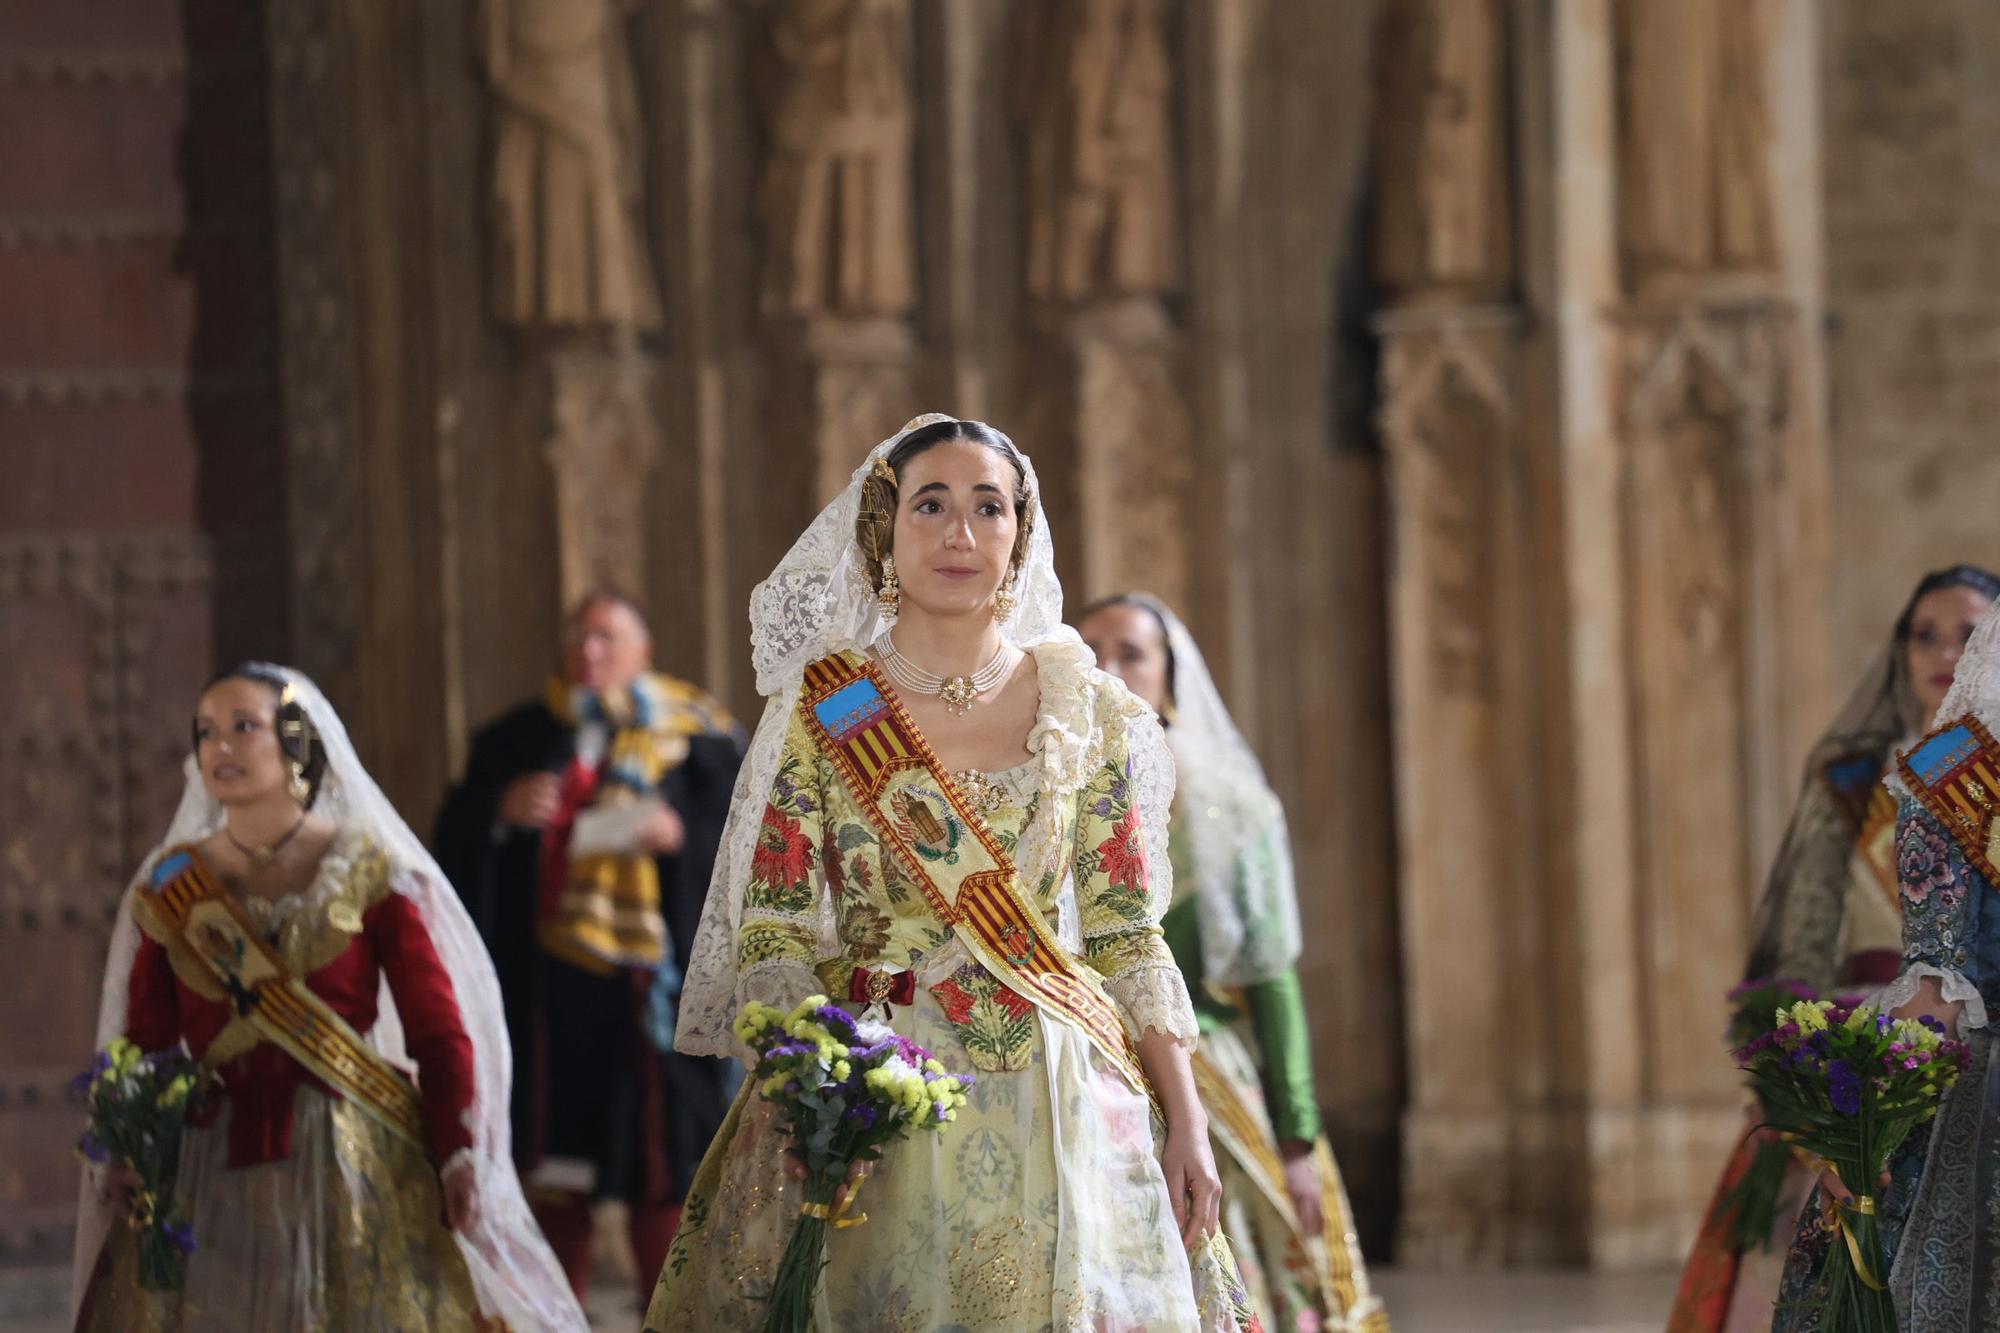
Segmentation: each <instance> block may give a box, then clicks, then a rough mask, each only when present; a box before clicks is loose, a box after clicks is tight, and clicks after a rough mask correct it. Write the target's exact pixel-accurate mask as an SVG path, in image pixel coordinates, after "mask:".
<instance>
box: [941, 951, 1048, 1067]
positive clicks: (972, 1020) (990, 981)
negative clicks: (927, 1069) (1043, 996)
mask: <svg viewBox="0 0 2000 1333" xmlns="http://www.w3.org/2000/svg"><path fill="white" fill-rule="evenodd" d="M930 991H931V994H932V995H934V996H936V997H937V1002H938V1007H939V1008H940V1009H942V1010H944V1016H945V1018H946V1019H947V1020H949V1021H950V1023H951V1025H952V1028H953V1029H954V1030H955V1031H956V1032H957V1033H958V1039H959V1041H960V1042H962V1043H963V1044H964V1046H965V1053H966V1054H967V1055H968V1056H970V1057H971V1059H972V1067H973V1068H974V1069H978V1070H982V1071H984V1072H987V1073H993V1072H997V1071H1001V1070H1022V1069H1026V1068H1027V1067H1028V1065H1029V1062H1030V1058H1031V1057H1032V1056H1033V1054H1034V1049H1035V1043H1034V1038H1035V1006H1034V1005H1033V1004H1032V1003H1030V1002H1029V1001H1028V1000H1027V999H1026V998H1025V997H1024V996H1022V995H1020V994H1018V993H1017V992H1015V991H1014V990H1012V989H1010V988H1009V987H1008V986H1006V985H1005V984H1003V983H1002V982H1001V981H1000V979H999V978H998V977H995V976H994V975H993V974H992V973H991V972H988V971H987V970H986V969H985V968H983V967H981V966H980V965H979V964H977V963H967V964H966V965H965V966H964V967H961V968H959V969H958V971H956V972H954V973H952V974H951V975H950V976H948V977H946V978H945V979H944V980H943V981H940V982H938V983H937V984H936V985H934V986H932V987H931V988H930Z"/></svg>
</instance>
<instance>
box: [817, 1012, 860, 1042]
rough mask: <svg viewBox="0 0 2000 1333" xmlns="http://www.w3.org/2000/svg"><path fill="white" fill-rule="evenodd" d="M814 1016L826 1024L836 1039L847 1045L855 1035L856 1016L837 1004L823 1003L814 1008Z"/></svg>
mask: <svg viewBox="0 0 2000 1333" xmlns="http://www.w3.org/2000/svg"><path fill="white" fill-rule="evenodd" d="M813 1017H814V1018H817V1019H818V1020H819V1021H820V1022H821V1023H823V1024H825V1025H826V1028H827V1030H828V1031H829V1032H831V1033H833V1036H834V1039H835V1040H836V1041H838V1042H839V1043H840V1044H841V1045H843V1046H845V1045H846V1044H847V1043H848V1041H849V1040H850V1039H851V1038H852V1037H853V1036H854V1018H853V1016H852V1015H851V1014H849V1013H848V1012H847V1011H846V1010H845V1009H842V1008H841V1007H840V1006H839V1005H837V1004H823V1005H821V1006H820V1007H819V1008H817V1009H815V1010H813Z"/></svg>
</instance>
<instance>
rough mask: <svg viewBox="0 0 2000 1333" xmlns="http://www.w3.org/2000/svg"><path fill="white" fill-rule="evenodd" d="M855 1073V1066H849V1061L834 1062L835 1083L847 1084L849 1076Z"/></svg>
mask: <svg viewBox="0 0 2000 1333" xmlns="http://www.w3.org/2000/svg"><path fill="white" fill-rule="evenodd" d="M853 1072H854V1066H853V1065H851V1064H849V1063H847V1061H845V1060H835V1061H834V1062H833V1079H834V1082H836V1083H845V1082H847V1079H848V1076H849V1075H851V1074H852V1073H853Z"/></svg>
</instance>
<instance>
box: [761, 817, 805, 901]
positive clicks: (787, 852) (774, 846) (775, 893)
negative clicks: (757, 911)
mask: <svg viewBox="0 0 2000 1333" xmlns="http://www.w3.org/2000/svg"><path fill="white" fill-rule="evenodd" d="M812 851H813V848H812V840H811V839H810V838H808V837H807V836H806V834H805V831H804V830H803V829H801V828H800V827H799V821H798V820H797V819H795V818H793V817H792V816H791V815H788V814H786V813H785V812H784V811H783V810H780V809H779V808H778V807H777V805H776V804H770V805H766V806H765V807H764V824H763V827H762V828H760V829H758V830H757V850H756V852H755V853H753V854H752V856H751V858H750V874H751V876H752V880H753V882H752V884H751V889H750V895H751V901H753V902H755V903H756V904H757V905H758V906H760V907H768V908H770V909H772V910H773V911H779V912H803V911H805V910H806V909H807V908H809V907H811V906H812V903H813V884H812V877H811V867H812Z"/></svg>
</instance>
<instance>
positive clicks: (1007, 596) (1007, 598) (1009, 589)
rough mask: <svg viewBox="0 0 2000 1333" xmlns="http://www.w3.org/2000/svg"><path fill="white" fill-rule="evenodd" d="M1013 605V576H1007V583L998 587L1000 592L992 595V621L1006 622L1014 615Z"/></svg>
mask: <svg viewBox="0 0 2000 1333" xmlns="http://www.w3.org/2000/svg"><path fill="white" fill-rule="evenodd" d="M1015 605H1016V603H1015V600H1014V576H1013V575H1011V574H1009V575H1008V576H1007V581H1006V582H1005V583H1003V584H1001V585H1000V591H999V592H996V593H994V594H993V619H994V620H996V621H1000V620H1006V619H1007V618H1009V617H1010V616H1012V615H1013V614H1014V607H1015Z"/></svg>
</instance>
